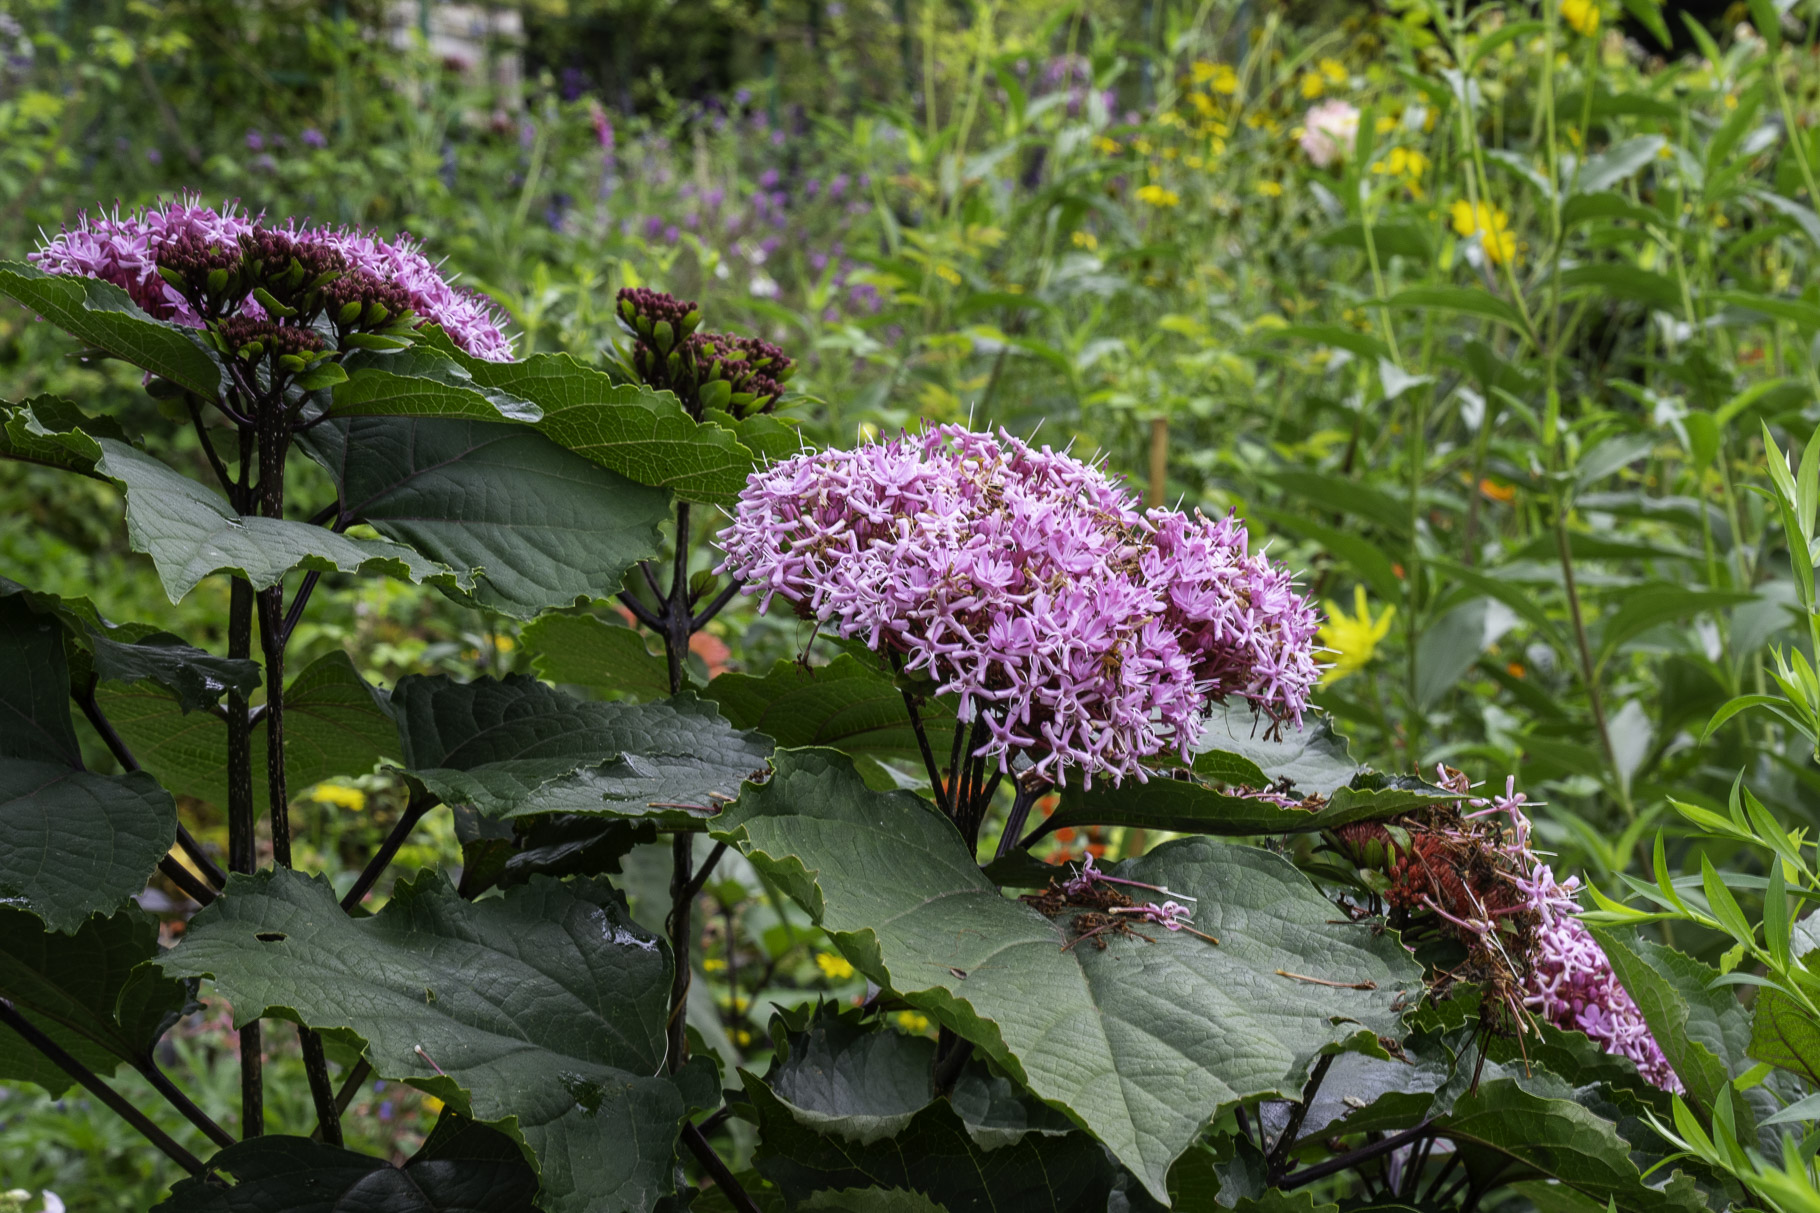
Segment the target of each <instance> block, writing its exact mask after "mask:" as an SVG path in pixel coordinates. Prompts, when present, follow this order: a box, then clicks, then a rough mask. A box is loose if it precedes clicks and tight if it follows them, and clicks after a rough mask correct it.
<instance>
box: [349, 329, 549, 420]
mask: <svg viewBox="0 0 1820 1213" xmlns="http://www.w3.org/2000/svg"><path fill="white" fill-rule="evenodd" d="M342 366H343V367H344V368H345V369H346V371H347V374H348V377H347V378H346V379H343V380H342V381H341V382H340V383H338V384H336V385H335V391H334V396H333V403H332V404H331V405H330V406H329V413H330V414H331V415H332V416H335V417H437V418H454V419H460V420H464V421H500V420H502V419H503V420H505V421H525V422H531V421H537V420H539V419H540V418H541V417H542V416H543V410H542V409H540V408H538V407H537V406H536V405H535V404H532V403H531V402H530V401H529V400H521V399H519V398H518V397H517V396H514V395H512V394H511V393H510V392H502V391H498V390H496V389H493V388H489V387H486V386H484V385H482V384H479V383H476V382H475V381H474V376H473V375H471V374H469V373H468V370H467V368H466V367H464V366H462V365H461V363H459V362H457V361H455V359H453V358H451V357H449V356H448V355H447V354H444V353H442V352H441V351H439V350H436V349H433V348H430V347H428V346H421V345H419V346H413V347H412V348H410V349H408V350H402V351H400V352H398V353H393V354H367V353H356V354H350V355H348V357H347V358H346V359H345V360H344V361H343V362H342Z"/></svg>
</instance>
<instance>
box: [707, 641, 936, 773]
mask: <svg viewBox="0 0 1820 1213" xmlns="http://www.w3.org/2000/svg"><path fill="white" fill-rule="evenodd" d="M702 694H703V695H705V696H707V697H708V698H709V699H712V700H713V701H714V702H716V703H718V704H719V705H720V710H721V711H723V712H725V713H726V714H727V719H728V720H731V721H732V722H733V724H734V727H736V728H741V729H757V730H758V731H759V732H761V733H763V734H764V735H765V736H767V737H769V738H771V739H772V740H774V741H776V742H777V744H778V745H780V746H785V747H787V748H795V747H800V746H812V745H813V746H827V747H829V748H830V749H835V750H839V751H841V752H842V753H843V754H851V755H854V756H856V757H857V756H860V755H864V756H866V757H870V758H888V759H894V760H896V761H899V762H904V763H911V764H914V765H915V767H916V769H918V770H921V769H922V761H923V759H922V751H921V750H920V749H919V748H918V746H917V741H916V732H915V730H914V729H913V728H912V727H911V725H910V712H909V709H908V708H906V707H905V706H904V694H903V692H902V691H901V690H899V689H898V686H897V684H896V683H894V682H892V681H891V679H889V678H887V677H886V676H885V674H884V672H883V671H882V670H880V669H879V668H878V667H877V666H876V665H871V664H868V663H866V662H862V661H861V660H859V659H858V658H856V657H854V656H853V655H852V654H851V653H842V654H841V655H840V656H838V657H836V658H835V659H834V660H833V661H831V662H829V663H828V664H827V665H819V666H811V667H804V666H803V665H801V664H799V663H798V662H794V661H780V662H778V663H777V664H776V665H774V666H772V667H771V672H770V673H768V674H766V675H765V676H764V677H762V678H758V677H754V676H752V675H750V674H722V675H721V676H720V677H719V678H716V679H715V680H714V681H713V682H711V683H709V684H708V687H707V689H706V690H705V691H703V692H702ZM917 714H918V715H919V716H920V717H921V718H922V722H923V728H924V729H926V730H927V732H928V735H929V736H930V737H932V738H936V739H938V740H939V739H942V738H946V737H947V736H948V735H949V733H950V732H951V731H952V730H953V728H954V721H955V714H954V707H953V704H952V703H950V702H946V701H943V700H939V699H938V700H932V701H929V702H926V703H924V704H921V705H919V707H918V708H917ZM947 757H948V755H947V753H946V752H943V753H942V754H940V755H939V758H940V759H946V758H947Z"/></svg>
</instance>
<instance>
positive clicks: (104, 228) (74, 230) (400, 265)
mask: <svg viewBox="0 0 1820 1213" xmlns="http://www.w3.org/2000/svg"><path fill="white" fill-rule="evenodd" d="M258 227H259V220H258V219H255V218H249V217H247V216H245V215H243V214H242V213H241V212H240V209H239V207H238V206H237V205H235V204H233V203H229V204H227V205H225V206H223V207H222V208H221V209H220V210H215V209H213V208H211V207H206V206H203V205H202V203H201V201H200V199H198V198H197V197H196V196H195V195H193V194H186V195H183V196H181V197H179V198H177V199H175V200H172V201H162V200H161V201H159V202H156V203H154V204H152V205H151V206H149V207H146V208H144V209H143V210H139V211H132V212H128V213H125V214H122V213H121V212H120V210H119V209H118V208H116V209H115V211H114V212H113V213H112V214H100V215H96V216H93V217H90V216H88V215H83V216H81V217H79V218H78V219H77V221H76V224H75V226H74V227H66V228H65V229H64V230H63V231H62V232H60V233H59V234H58V235H57V236H56V237H55V238H53V239H50V240H48V241H46V242H45V244H44V246H43V247H42V248H40V249H39V250H38V251H37V252H35V253H33V254H32V255H31V260H32V261H33V262H34V263H35V264H36V265H37V266H38V267H39V268H40V269H42V270H44V271H45V272H46V273H50V274H70V275H77V276H81V277H88V278H100V279H102V280H103V281H105V282H111V283H113V284H114V285H115V286H118V287H120V288H121V289H122V290H124V291H125V292H126V293H127V294H128V295H130V296H132V299H133V302H135V303H137V304H138V305H139V306H140V307H142V308H144V309H145V310H146V311H147V312H148V313H150V314H151V315H153V316H156V317H158V318H159V319H161V320H171V321H174V322H176V323H178V324H185V325H190V326H192V327H200V326H201V324H202V318H201V317H200V316H198V315H197V314H196V312H195V309H194V308H192V307H191V306H190V304H189V303H188V301H186V300H185V298H184V296H183V294H182V292H180V291H179V290H178V289H177V288H176V287H175V286H173V285H172V284H171V283H170V282H168V281H166V280H165V278H164V277H163V276H162V275H161V274H160V273H159V272H158V256H159V252H160V250H162V249H163V248H164V247H165V246H166V245H167V244H168V245H177V244H180V243H181V244H186V245H190V246H197V247H216V248H220V249H222V250H232V249H234V248H237V247H239V245H240V240H241V237H243V236H248V235H251V234H252V233H253V232H254V231H255V229H257V228H258ZM281 230H282V231H283V233H284V234H285V235H286V236H288V237H289V238H290V239H292V240H295V241H297V242H298V243H299V244H313V245H318V246H321V247H324V248H327V249H330V250H332V251H333V252H334V253H336V254H338V255H339V256H340V257H341V259H342V260H343V261H344V262H345V263H346V266H347V269H348V270H349V271H350V272H354V271H359V272H364V273H366V274H369V275H371V276H372V277H374V278H376V279H378V280H379V281H380V282H381V283H384V284H387V285H389V286H394V287H397V288H399V289H401V290H402V291H404V293H405V295H406V297H407V298H408V299H409V300H410V305H411V308H412V310H414V311H415V312H416V313H417V314H418V315H419V316H421V317H423V318H424V319H425V320H428V321H430V322H432V323H435V324H439V325H441V326H442V327H443V329H444V330H445V331H446V332H447V333H448V334H449V338H450V340H452V341H454V342H455V344H456V345H458V346H460V347H461V348H462V349H464V350H466V351H467V352H468V353H470V354H472V355H474V356H475V357H477V358H485V359H488V360H489V361H494V362H503V361H506V360H508V359H510V358H511V357H512V343H511V340H510V338H508V337H507V336H506V335H505V332H504V331H503V323H504V321H503V317H501V316H500V315H498V314H497V313H496V312H495V311H494V310H493V307H492V304H491V303H490V302H489V301H488V300H487V299H486V298H485V297H484V296H482V295H479V294H476V293H474V292H472V291H466V290H462V289H461V288H459V287H456V286H453V285H451V284H450V282H449V281H448V279H447V278H445V277H444V276H443V274H442V272H441V271H440V270H439V269H438V268H437V266H436V265H435V264H434V263H433V262H431V261H430V260H429V259H428V258H426V257H425V256H424V255H423V254H422V253H421V252H420V251H419V249H418V245H417V244H416V242H414V241H413V240H412V239H411V238H410V237H409V236H401V237H399V238H398V239H397V240H395V241H387V240H383V239H381V238H380V237H379V236H378V235H377V234H375V233H371V232H360V231H356V230H353V229H349V228H330V227H307V226H303V225H299V224H298V223H296V222H295V221H292V222H291V223H289V224H287V225H286V226H285V227H284V228H282V229H281ZM240 307H241V310H242V311H243V312H245V313H247V314H249V315H253V316H255V317H262V316H263V315H264V312H263V311H262V310H261V309H260V308H259V305H258V304H257V303H254V302H252V301H251V299H248V300H246V301H244V302H243V303H241V305H240Z"/></svg>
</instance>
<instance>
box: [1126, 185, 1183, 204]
mask: <svg viewBox="0 0 1820 1213" xmlns="http://www.w3.org/2000/svg"><path fill="white" fill-rule="evenodd" d="M1137 196H1138V201H1139V202H1144V203H1148V204H1149V205H1151V206H1177V205H1179V204H1180V203H1181V201H1182V198H1181V195H1180V194H1177V193H1176V192H1175V191H1174V190H1166V189H1164V188H1163V187H1162V186H1160V185H1143V186H1139V187H1138V192H1137Z"/></svg>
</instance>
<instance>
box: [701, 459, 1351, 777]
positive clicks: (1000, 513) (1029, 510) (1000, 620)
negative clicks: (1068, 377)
mask: <svg viewBox="0 0 1820 1213" xmlns="http://www.w3.org/2000/svg"><path fill="white" fill-rule="evenodd" d="M719 541H720V544H721V546H722V548H723V549H724V550H725V551H726V554H727V556H726V560H725V561H724V562H723V563H722V564H721V566H720V570H719V571H721V572H724V573H731V574H733V575H735V576H738V577H741V578H744V579H745V580H746V582H747V587H746V589H747V592H748V593H752V594H758V595H761V596H762V603H761V606H763V607H769V605H770V603H771V601H772V600H773V599H774V598H775V597H778V596H782V597H783V598H784V599H785V600H786V601H788V602H790V603H791V604H793V605H794V607H795V608H796V610H797V612H798V613H799V614H802V615H804V616H805V617H809V618H814V619H816V620H818V621H820V622H821V623H822V624H824V625H828V626H832V627H833V628H834V629H835V630H837V631H839V632H840V634H841V635H843V636H849V637H857V638H860V639H862V640H863V641H864V642H865V643H866V644H867V645H868V646H870V647H871V648H873V649H876V650H878V651H880V652H881V653H883V654H885V655H887V656H888V657H889V658H890V659H891V660H892V661H893V662H894V663H901V664H902V667H903V669H904V670H905V671H907V672H912V673H921V674H923V675H924V676H925V677H927V678H929V679H931V680H933V681H934V682H935V683H936V685H937V691H938V693H941V694H953V695H956V696H958V697H959V700H960V711H961V714H962V717H963V719H967V720H976V721H978V722H979V723H980V725H981V726H982V727H983V729H984V730H985V741H984V744H983V745H981V746H980V747H979V749H978V750H977V751H975V752H976V754H978V755H980V756H989V757H993V758H996V759H997V760H998V762H999V765H1000V767H1001V769H1006V768H1008V767H1009V765H1010V762H1011V759H1012V758H1013V757H1014V756H1016V755H1025V756H1027V757H1028V758H1029V759H1030V761H1031V762H1032V763H1034V764H1035V767H1036V771H1035V774H1036V776H1038V777H1046V778H1049V779H1051V780H1055V781H1063V780H1065V771H1066V770H1068V769H1069V768H1078V769H1079V770H1080V771H1081V773H1082V775H1083V776H1084V777H1085V779H1086V780H1088V781H1091V780H1092V779H1093V778H1094V777H1095V775H1098V774H1106V775H1110V776H1111V777H1112V778H1113V779H1114V780H1115V781H1117V780H1119V779H1122V778H1124V777H1125V776H1131V775H1135V776H1137V777H1138V778H1140V779H1142V778H1144V777H1145V770H1144V767H1143V760H1144V759H1146V758H1149V757H1151V756H1153V755H1156V754H1158V753H1160V752H1162V751H1163V750H1165V749H1174V750H1176V751H1177V752H1179V753H1181V754H1184V755H1186V754H1187V753H1189V752H1190V751H1191V749H1192V746H1193V744H1194V742H1195V740H1196V738H1197V737H1198V736H1199V734H1200V729H1201V723H1202V721H1203V720H1204V718H1205V716H1206V714H1207V712H1208V711H1209V710H1210V708H1211V705H1212V704H1213V703H1214V702H1216V701H1224V700H1226V699H1228V698H1232V697H1237V698H1241V699H1245V700H1248V701H1249V702H1251V703H1252V704H1253V705H1254V706H1255V707H1256V708H1257V709H1258V710H1260V711H1262V712H1264V713H1266V714H1267V715H1269V716H1270V717H1271V718H1272V719H1273V720H1275V721H1283V720H1295V721H1298V722H1299V721H1300V718H1301V715H1302V711H1303V709H1304V707H1305V706H1306V703H1307V697H1308V690H1309V688H1310V687H1311V686H1312V685H1313V683H1314V681H1315V678H1316V677H1317V676H1318V674H1319V669H1318V667H1317V666H1316V664H1315V660H1314V650H1313V639H1314V633H1315V629H1316V627H1317V624H1318V620H1317V618H1316V613H1315V610H1314V608H1313V606H1312V605H1311V604H1310V603H1309V602H1308V600H1307V599H1306V598H1304V597H1303V596H1302V595H1300V594H1299V593H1297V592H1296V590H1295V586H1294V581H1293V578H1292V577H1291V576H1290V574H1289V572H1288V570H1287V569H1285V568H1283V567H1282V566H1281V565H1277V564H1273V563H1272V562H1271V561H1270V560H1269V559H1268V558H1266V557H1265V556H1264V555H1262V554H1261V553H1256V554H1254V553H1252V552H1251V551H1250V550H1249V539H1248V537H1247V535H1246V532H1245V528H1244V526H1243V524H1242V523H1241V522H1239V520H1237V519H1235V518H1231V517H1227V518H1222V519H1218V520H1214V519H1209V518H1205V517H1203V516H1201V515H1200V514H1198V513H1197V514H1195V515H1193V516H1192V517H1191V516H1187V515H1183V514H1180V513H1176V512H1173V511H1168V510H1150V511H1148V512H1143V511H1141V510H1140V508H1139V505H1138V502H1137V500H1136V499H1135V498H1134V497H1133V496H1132V494H1131V493H1130V492H1129V491H1128V490H1127V489H1126V488H1125V487H1124V486H1123V485H1122V484H1120V483H1118V482H1116V481H1114V480H1113V479H1112V478H1111V477H1110V476H1108V475H1107V474H1106V473H1105V472H1104V471H1103V470H1101V469H1100V468H1099V467H1096V466H1093V465H1089V464H1086V463H1083V462H1081V461H1080V460H1078V459H1074V458H1071V457H1070V456H1068V455H1066V454H1061V453H1057V452H1055V451H1052V450H1050V449H1049V448H1047V447H1045V448H1042V449H1041V450H1038V449H1035V448H1033V447H1031V446H1029V445H1027V444H1025V443H1023V442H1020V441H1018V440H1017V439H1015V438H1012V437H1011V436H1010V435H1008V434H1005V433H1003V432H1001V433H1000V434H999V435H997V436H994V435H991V434H981V433H974V432H972V431H969V430H967V429H966V428H965V427H963V426H955V425H950V426H941V427H936V428H933V429H931V430H929V431H927V432H925V433H924V434H922V435H921V436H920V437H916V436H910V435H905V436H903V437H901V438H898V439H896V440H893V441H889V442H872V443H867V444H865V445H863V446H860V447H859V448H857V449H855V450H851V451H828V452H823V453H819V454H803V455H799V456H797V457H795V458H792V459H789V460H785V461H783V462H781V463H778V464H776V465H774V466H772V467H770V468H768V469H766V470H764V471H761V472H757V473H755V474H754V475H753V476H752V478H751V479H750V480H749V481H748V482H747V485H746V489H745V491H744V492H743V493H742V494H741V496H740V504H739V509H738V512H737V513H736V514H735V516H734V519H733V523H732V525H731V526H729V527H727V528H726V529H725V530H724V531H722V532H721V534H720V536H719Z"/></svg>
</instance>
